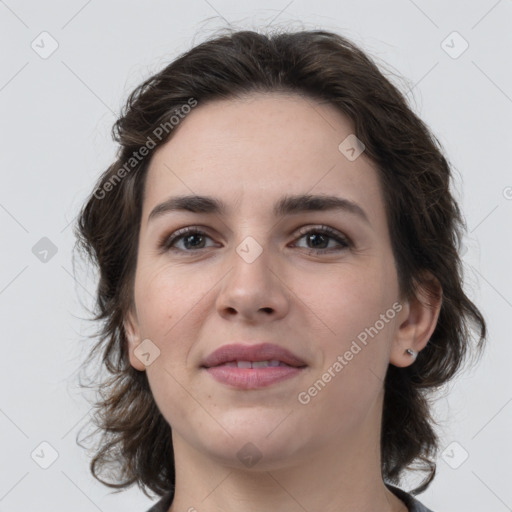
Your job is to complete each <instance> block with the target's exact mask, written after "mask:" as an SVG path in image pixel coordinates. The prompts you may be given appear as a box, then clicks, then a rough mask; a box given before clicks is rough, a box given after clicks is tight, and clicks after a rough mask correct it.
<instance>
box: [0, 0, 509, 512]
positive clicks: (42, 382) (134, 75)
mask: <svg viewBox="0 0 512 512" xmlns="http://www.w3.org/2000/svg"><path fill="white" fill-rule="evenodd" d="M511 20H512V1H510V0H500V1H495V0H479V1H472V2H468V1H465V2H462V1H451V2H446V1H439V0H437V1H431V2H427V1H424V0H415V1H413V0H392V1H389V2H377V1H370V0H362V1H361V0H357V1H356V0H354V1H346V0H345V1H339V0H316V1H315V2H306V1H305V0H294V1H289V0H283V1H276V0H274V1H269V0H259V1H258V2H256V1H250V2H245V3H244V4H241V3H240V2H235V1H228V0H208V1H206V0H189V1H186V2H185V1H178V2H171V1H166V2H164V1H155V2H145V3H143V2H135V1H126V0H123V1H113V0H109V1H100V0H90V1H84V0H73V1H67V2H64V1H60V2H59V1H55V0H53V1H47V2H44V3H43V2H35V1H31V2H30V1H26V2H21V1H16V0H6V1H5V2H4V1H0V40H1V44H2V47H3V51H2V65H1V67H0V116H1V120H2V121H1V140H2V151H1V156H0V158H1V187H0V226H1V234H2V251H1V260H0V308H1V309H0V311H1V315H2V316H1V318H2V325H3V326H4V329H5V330H4V331H3V339H2V348H3V351H2V352H3V357H2V372H1V386H0V393H1V395H0V429H1V430H0V432H1V436H0V450H1V452H0V453H1V455H0V460H1V462H0V511H3V512H7V511H15V512H18V511H21V510H29V509H34V508H36V507H37V509H38V510H40V511H41V512H43V511H56V510H58V511H60V510H62V511H64V510H73V511H74V512H93V511H95V510H101V511H104V512H107V511H117V510H119V511H121V510H133V511H143V510H146V508H148V507H149V505H150V503H151V501H150V500H148V499H147V498H146V497H145V496H144V495H143V494H142V492H141V491H140V490H138V489H137V488H132V489H130V490H129V491H126V492H124V493H121V494H113V493H112V492H111V490H110V489H109V488H107V487H104V486H102V485H101V484H100V483H98V482H97V481H96V480H94V479H93V478H92V476H91V475H90V474H89V471H88V462H89V459H88V457H87V455H86V454H85V453H84V450H82V449H81V448H79V447H78V446H77V445H76V443H75V436H76V434H77V432H78V430H79V429H80V428H81V427H83V426H84V424H86V423H87V420H88V419H89V413H90V406H89V404H88V402H87V400H86V398H87V397H88V396H89V395H87V393H86V392H85V391H84V390H82V389H80V388H79V387H78V385H77V376H76V372H77V369H78V368H79V366H80V363H81V361H82V360H83V357H85V355H86V353H87V349H88V347H89V346H90V343H91V342H90V341H88V340H87V338H85V336H86V334H87V333H90V332H91V325H90V324H89V323H88V322H86V321H84V320H82V318H84V317H86V316H87V312H86V310H85V309H84V305H90V304H91V303H92V293H93V291H94V274H91V272H87V271H85V270H84V271H83V272H82V271H78V269H76V271H74V269H73V263H72V247H73V242H74V239H73V234H72V229H71V223H72V222H73V221H74V218H75V216H76V213H77V211H78V208H79V206H80V205H81V203H82V201H83V200H84V198H85V197H86V195H87V193H88V192H89V191H90V190H91V189H92V186H93V183H94V181H95V179H96V177H97V176H98V175H99V173H100V172H101V171H103V170H104V169H105V168H106V167H107V165H108V164H109V163H110V162H111V161H112V160H113V158H114V154H115V149H116V148H115V145H114V143H113V142H112V140H111V138H110V128H111V126H112V124H113V122H114V121H115V119H116V115H117V114H118V113H119V109H120V107H121V105H122V104H123V102H124V101H125V99H126V97H127V95H128V94H129V92H130V91H131V90H132V89H133V88H134V87H135V86H136V85H138V84H139V83H140V82H141V81H142V80H143V79H145V78H146V77H148V76H149V75H150V74H152V73H154V72H156V71H158V70H160V69H161V68H162V67H163V66H164V65H165V64H166V63H168V62H169V61H170V60H172V59H173V58H174V57H176V56H177V55H178V54H180V53H181V52H183V51H185V50H187V49H189V48H190V47H191V46H192V45H194V44H197V43H198V42H200V41H202V40H203V39H205V38H206V37H208V36H209V35H210V34H211V33H213V32H214V31H215V30H216V29H217V28H219V27H221V26H225V25H226V24H227V22H230V23H233V24H235V26H236V27H237V28H252V29H255V28H259V27H263V26H265V25H270V24H271V25H273V26H286V27H289V28H290V29H301V28H308V29H311V28H324V29H327V30H333V31H336V32H339V33H341V34H343V35H345V36H347V37H349V38H351V39H353V40H354V42H356V43H358V44H359V45H360V46H361V47H362V48H363V49H365V50H367V51H368V52H369V53H370V54H371V55H373V56H374V57H375V58H377V59H381V60H382V61H383V62H384V63H386V65H388V69H394V72H395V73H397V74H398V75H401V76H403V77H405V80H401V81H395V83H397V85H398V86H399V87H400V88H401V90H402V91H406V92H407V94H408V97H409V98H410V100H411V102H412V105H413V108H414V109H415V111H416V112H417V113H418V114H419V115H420V116H421V117H422V118H423V119H424V120H425V121H426V122H427V124H428V125H429V126H430V127H431V128H432V129H433V131H434V133H435V134H436V135H437V136H438V138H439V140H440V141H441V143H442V144H443V145H444V147H445V149H446V152H447V155H448V157H449V159H450V161H451V162H452V164H453V166H454V168H455V171H456V184H455V185H456V190H455V193H456V195H457V197H458V198H459V199H460V201H461V205H462V207H463V210H464V212H465V216H466V220H467V225H468V236H467V237H466V240H465V247H464V262H465V263H464V265H465V273H466V276H465V277H466V289H467V292H468V294H469V295H470V297H471V298H472V299H473V300H474V301H475V302H476V303H477V305H479V306H480V307H481V310H482V311H483V313H484V315H485V316H486V319H487V321H488V324H489V327H490V332H489V343H488V349H487V352H486V354H485V357H484V358H483V359H482V361H481V363H480V365H479V366H477V367H476V369H474V370H472V371H467V372H465V373H463V374H461V375H460V376H459V377H458V379H457V380H456V381H455V382H454V383H453V384H451V385H450V386H449V387H448V388H447V389H446V390H445V391H444V392H443V393H442V395H441V397H440V398H439V401H438V402H437V404H436V415H437V416H436V417H437V419H438V421H439V424H440V430H441V432H440V433H441V435H442V450H441V452H442V455H441V456H440V457H439V460H438V461H437V462H438V474H437V476H436V479H435V480H434V483H433V484H432V485H431V486H430V488H429V489H428V490H427V491H426V492H425V493H423V494H422V495H420V496H419V499H420V500H421V501H422V502H423V503H424V504H425V505H427V506H428V507H430V508H432V509H433V510H434V511H435V512H448V511H449V512H459V511H460V512H462V511H465V512H468V511H469V512H476V511H482V510H485V511H486V512H502V511H506V510H512V488H511V486H510V477H511V471H510V459H511V456H512V449H511V442H510V434H511V430H512V429H511V426H512V404H511V401H512V386H511V379H510V361H511V360H512V343H511V340H510V328H509V323H508V321H509V319H510V318H511V316H512V273H511V272H510V266H509V265H510V261H511V260H512V241H511V236H510V235H511V224H512V222H511V218H512V175H511V172H510V160H509V154H508V153H507V149H508V148H510V143H511V128H510V123H511V119H512V99H511V97H512V73H511V66H510V64H511V59H510V54H511V48H512V45H511V43H512V35H511V34H512V30H511ZM44 31H46V32H47V33H48V34H49V35H40V34H41V33H42V32H44ZM454 31H456V32H458V33H459V34H460V37H459V36H457V35H456V34H455V35H454V34H453V32H454ZM53 41H56V43H55V42H53ZM443 41H445V42H444V43H443ZM464 41H466V42H467V44H468V45H469V46H468V48H467V49H466V50H465V51H464V52H463V53H461V54H460V55H458V54H459V53H460V51H461V50H463V49H464V47H465V44H466V43H465V42H464ZM52 44H54V45H55V44H58V48H57V49H56V50H55V51H54V52H53V53H52V54H51V55H48V54H47V53H49V52H50V51H51V50H52ZM45 52H46V53H45ZM43 57H45V58H43ZM507 145H508V148H507ZM43 237H47V238H48V239H49V240H50V241H51V244H50V243H49V242H48V240H43V241H41V239H42V238H43ZM38 244H39V245H38ZM53 246H55V247H54V249H53V250H54V251H55V249H56V250H57V252H56V253H55V254H52V247H53ZM34 247H35V248H34ZM44 250H49V252H48V253H45V252H44ZM42 260H43V261H42ZM43 442H46V443H49V445H51V448H50V447H48V446H47V445H42V446H41V443H43ZM52 450H55V452H56V455H57V458H56V460H55V461H53V463H51V462H52V458H51V456H52V453H53V452H52ZM465 457H467V459H465ZM464 459H465V460H464ZM36 461H37V462H36ZM50 463H51V465H49V467H48V468H47V469H43V468H42V467H41V464H42V465H45V464H50ZM416 483H418V479H417V478H414V477H411V478H410V479H409V485H410V486H413V485H414V484H416ZM404 487H406V489H409V488H410V487H407V486H404Z"/></svg>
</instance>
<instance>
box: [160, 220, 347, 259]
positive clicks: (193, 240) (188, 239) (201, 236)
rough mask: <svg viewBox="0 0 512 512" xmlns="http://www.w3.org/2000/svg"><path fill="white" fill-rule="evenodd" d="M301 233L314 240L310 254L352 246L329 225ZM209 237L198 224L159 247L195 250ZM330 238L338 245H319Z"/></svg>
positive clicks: (163, 240) (179, 232) (171, 249)
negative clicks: (180, 245)
mask: <svg viewBox="0 0 512 512" xmlns="http://www.w3.org/2000/svg"><path fill="white" fill-rule="evenodd" d="M299 234H300V235H301V236H300V237H299V240H300V239H302V238H306V237H310V238H306V240H308V241H312V243H313V244H314V245H315V247H313V248H310V249H309V251H308V252H309V253H310V254H325V253H328V252H333V251H343V250H346V249H348V248H349V247H351V246H352V243H351V241H350V240H349V239H348V238H347V237H345V236H343V235H342V234H341V233H339V232H337V231H335V230H334V229H332V228H330V227H328V226H317V227H314V228H302V229H301V230H300V231H299ZM319 235H320V236H319ZM313 237H314V238H313ZM207 238H209V239H210V240H211V237H209V236H208V235H207V234H206V233H205V232H204V231H202V230H201V229H200V228H199V227H198V226H189V227H186V228H183V229H179V230H178V231H175V232H174V233H172V234H171V235H169V236H167V235H164V236H163V237H162V239H161V240H160V241H159V243H158V249H159V250H160V251H161V252H166V251H182V252H195V251H199V250H201V249H206V248H207V246H205V245H204V241H205V239H207ZM329 239H330V240H332V241H335V242H337V244H338V247H334V248H333V247H331V248H328V247H325V248H323V247H319V246H321V245H324V244H325V243H326V242H327V245H329ZM180 243H182V244H183V245H182V247H178V245H179V244H180ZM210 247H211V246H210Z"/></svg>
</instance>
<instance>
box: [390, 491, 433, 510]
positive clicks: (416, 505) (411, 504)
mask: <svg viewBox="0 0 512 512" xmlns="http://www.w3.org/2000/svg"><path fill="white" fill-rule="evenodd" d="M386 487H387V488H388V489H389V490H390V491H391V492H392V493H393V494H394V495H395V496H398V497H399V498H400V499H401V500H402V501H403V502H404V503H405V504H406V506H407V508H408V509H409V512H433V511H432V510H430V509H429V508H427V507H425V505H423V503H421V502H420V501H418V500H417V499H416V498H415V497H414V496H413V495H412V494H409V493H408V492H405V491H404V490H402V489H400V488H398V487H395V486H394V485H391V484H386Z"/></svg>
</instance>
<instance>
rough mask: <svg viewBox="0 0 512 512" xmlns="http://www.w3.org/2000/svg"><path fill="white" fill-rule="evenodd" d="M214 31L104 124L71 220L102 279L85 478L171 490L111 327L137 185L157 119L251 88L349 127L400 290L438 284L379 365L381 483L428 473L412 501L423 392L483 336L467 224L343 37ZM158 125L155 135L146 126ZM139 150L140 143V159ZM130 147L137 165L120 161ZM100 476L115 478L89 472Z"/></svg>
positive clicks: (160, 443) (125, 275)
mask: <svg viewBox="0 0 512 512" xmlns="http://www.w3.org/2000/svg"><path fill="white" fill-rule="evenodd" d="M226 30H227V32H228V33H226V34H221V35H217V36H216V37H214V38H211V39H210V40H207V41H205V42H203V43H201V44H199V45H198V46H196V47H194V48H192V49H191V50H190V51H188V52H186V53H184V54H182V55H181V56H179V58H177V59H176V60H174V61H173V62H171V63H170V64H169V65H168V66H167V67H165V68H164V69H163V70H162V71H160V72H159V73H157V74H155V75H154V76H152V77H150V78H149V79H148V80H146V81H145V82H144V83H142V84H141V85H139V86H138V87H137V88H136V89H135V90H134V91H133V92H132V93H131V95H130V96H129V98H128V100H127V103H126V105H125V107H124V109H123V112H122V114H121V116H120V118H119V119H118V120H117V121H116V123H115V125H114V127H113V129H112V135H113V138H114V140H115V141H116V142H118V143H119V145H120V147H119V151H118V155H117V159H116V161H115V162H113V163H112V165H111V166H110V167H109V168H108V169H107V170H106V171H105V172H104V173H103V174H102V175H101V177H100V178H99V180H98V182H97V184H96V187H95V189H94V192H93V193H91V195H90V197H89V198H88V200H87V202H86V204H85V205H84V206H83V208H82V210H81V212H80V215H79V218H78V221H77V225H76V228H75V233H76V236H77V247H78V248H79V249H81V250H82V251H83V252H85V254H86V255H87V256H89V257H90V259H91V260H92V262H93V263H94V264H96V265H97V266H98V268H99V273H100V275H99V285H98V289H97V297H96V299H97V301H96V307H97V309H96V311H95V316H94V318H93V321H101V326H102V327H101V329H100V332H99V333H98V336H99V341H98V342H97V343H96V344H95V346H94V347H93V349H92V350H91V352H90V354H89V357H88V359H87V362H86V364H88V363H90V362H92V357H93V355H94V354H95V353H96V352H97V351H99V350H100V349H102V351H103V352H102V360H101V367H102V368H103V367H105V368H106V369H107V370H108V372H109V373H110V376H109V378H108V379H105V380H104V381H102V382H101V384H100V385H99V386H98V389H99V391H100V394H101V397H102V400H100V401H98V402H96V403H95V408H96V416H95V417H94V420H95V423H96V425H97V427H98V429H97V430H100V431H101V432H102V437H101V441H100V443H99V445H98V447H97V452H96V454H95V456H94V458H93V459H92V461H91V465H90V468H91V472H92V474H93V476H94V477H95V478H96V479H98V480H99V481H101V482H103V483H104V484H105V485H108V486H109V487H112V488H117V489H122V488H125V487H129V486H131V485H133V484H134V483H136V484H137V485H139V487H140V488H141V489H142V490H143V492H144V493H145V494H146V495H148V494H147V492H146V489H145V488H149V489H151V490H152V491H153V492H155V493H156V494H157V495H164V494H165V493H167V492H169V491H172V490H174V483H175V480H174V479H175V468H174V460H173V448H172V438H171V428H170V426H169V424H168V423H167V422H166V420H165V419H164V418H163V416H162V414H161V413H160V411H159V409H158V408H157V406H156V403H155V401H154V399H153V396H152V394H151V391H150V388H149V385H148V380H147V376H146V372H140V371H137V370H135V369H134V368H133V367H132V366H131V365H130V362H129V359H128V353H127V339H126V335H125V332H124V329H123V319H124V318H125V315H126V313H127V311H129V309H130V308H131V307H132V306H133V284H134V275H135V268H136V262H137V245H138V233H139V226H140V220H141V211H142V200H143V194H144V180H145V175H146V170H147V168H148V163H149V161H150V158H151V151H152V149H153V146H154V147H158V146H160V145H161V144H163V143H165V142H166V141H167V140H168V139H169V138H170V137H171V136H172V129H171V128H172V126H171V128H169V124H170V122H169V120H170V119H171V117H173V116H174V117H175V118H176V119H178V117H179V118H181V117H183V112H186V111H187V110H186V109H185V107H184V106H185V105H187V104H188V105H192V104H193V102H194V101H197V102H198V104H199V105H201V104H204V103H205V102H207V101H213V100H218V99H230V98H236V97H240V96H242V95H246V94H248V93H251V92H256V91H258V92H270V91H284V92H292V93H296V94H300V95H303V96H305V97H309V98H312V99H318V100H322V101H327V102H329V103H330V104H332V105H333V106H334V107H335V108H338V109H339V111H340V112H342V113H343V114H345V115H346V116H347V117H348V118H349V119H350V120H351V121H352V122H353V127H354V133H355V135H356V136H357V137H358V138H359V139H360V140H361V141H362V142H363V143H364V145H365V154H366V156H367V157H368V158H370V159H371V160H372V161H373V162H374V164H375V166H376V168H377V169H378V172H379V178H380V180H381V186H382V189H383V191H384V197H385V205H386V214H387V220H388V225H389V228H390V235H391V243H392V249H393V254H394V258H395V264H396V267H397V272H398V279H399V286H400V290H401V292H402V296H404V297H407V298H410V297H412V296H413V294H417V292H418V288H417V287H416V286H417V284H418V283H421V282H422V279H423V277H424V271H429V272H431V274H433V275H434V276H435V277H436V278H437V279H438V281H439V283H440V284H441V286H442V292H443V296H442V306H441V311H440V315H439V319H438V322H437V325H436V328H435V331H434V333H433V335H432V336H431V338H430V341H429V343H428V344H427V346H426V347H425V349H424V350H422V351H421V352H420V353H419V355H418V356H417V359H416V361H415V362H414V364H412V365H410V366H408V367H404V368H398V367H396V366H393V365H389V367H388V372H387V374H386V379H385V383H384V386H385V397H384V408H383V418H382V434H381V463H382V464H381V465H382V468H381V469H382V476H383V479H384V480H385V481H386V482H389V483H391V484H393V483H399V482H400V478H401V476H402V473H403V472H404V470H406V469H421V470H426V471H427V472H428V474H427V477H426V478H425V480H424V481H423V482H422V485H421V486H419V487H417V488H416V489H414V490H413V491H411V492H412V493H413V494H418V493H420V492H422V491H423V490H425V489H426V488H427V487H428V485H429V484H430V482H431V481H432V479H433V477H434V475H435V469H436V465H435V463H434V462H433V460H432V459H433V458H434V457H435V456H436V453H437V450H438V448H439V446H438V444H439V439H438V436H437V434H436V432H435V429H434V425H435V424H436V422H435V420H434V419H433V418H432V416H431V408H430V403H429V398H430V394H431V393H432V392H433V391H436V390H437V388H439V387H440V386H441V385H443V384H445V383H446V382H447V381H448V380H450V379H451V378H452V377H453V376H454V375H455V374H456V373H457V372H458V371H459V370H460V369H461V368H462V365H463V362H465V359H466V356H467V355H468V353H469V349H470V346H471V345H470V340H471V335H472V331H473V329H476V330H477V331H479V341H478V344H477V345H476V346H477V348H478V354H479V355H481V353H482V349H483V345H484V341H485V338H486V324H485V320H484V318H483V316H482V314H481V313H480V311H479V310H478V309H477V307H476V306H475V305H474V304H473V303H472V302H471V300H470V299H469V298H468V297H467V295H466V294H465V293H464V291H463V275H462V263H461V260H460V257H459V249H460V246H461V242H462V236H463V228H464V229H465V228H466V225H465V221H464V219H463V217H462V215H461V212H460V210H459V207H458V205H457V202H456V200H455V199H454V197H453V196H452V194H451V192H450V180H451V170H450V165H449V164H448V162H447V160H446V158H445V156H443V153H442V148H441V145H440V143H439V141H438V140H437V139H436V137H435V136H434V135H433V134H432V133H431V132H430V131H429V129H428V127H427V126H426V125H425V124H424V123H423V122H422V121H421V120H420V119H419V118H418V117H417V116H416V115H415V114H414V113H413V112H412V110H411V109H410V108H409V106H408V105H407V102H406V100H405V97H404V95H403V94H402V93H400V92H399V90H398V89H397V88H396V86H394V85H393V84H392V83H391V82H390V81H389V80H388V79H387V78H386V77H385V76H384V75H383V74H382V72H381V71H379V69H378V68H377V66H376V64H375V63H374V61H373V60H371V59H370V58H369V57H368V56H367V55H366V54H365V53H364V52H363V51H362V50H361V49H359V48H358V47H357V46H356V45H354V44H353V43H351V42H350V41H349V40H347V39H346V38H344V37H342V36H340V35H337V34H334V33H330V32H326V31H321V30H316V31H299V32H294V33H290V32H288V33H274V34H261V33H257V32H254V31H232V30H228V29H226ZM189 110H190V108H189ZM165 123H167V127H168V129H167V130H166V134H165V136H163V137H162V136H161V135H162V134H163V132H162V130H161V129H160V131H157V128H158V127H161V126H165ZM171 124H172V123H171ZM161 132H162V133H161ZM157 133H158V134H160V138H159V137H157V136H156V134H157ZM155 139H157V140H155ZM150 140H151V144H150V143H149V141H150ZM143 146H146V147H150V148H151V149H150V151H149V153H148V154H147V155H146V156H145V157H140V153H141V148H142V147H143ZM135 153H137V155H138V156H137V159H136V160H131V159H133V158H134V154H135ZM127 162H130V166H129V167H130V168H127ZM121 169H124V171H123V172H122V171H121ZM79 444H80V443H79ZM415 462H416V463H418V464H419V467H418V468H414V467H413V463H415ZM108 468H110V469H112V470H113V472H114V473H113V474H112V475H113V479H114V481H111V482H109V481H106V480H103V479H102V478H100V476H99V473H104V472H106V470H107V469H108ZM98 470H99V473H98ZM148 496H149V495H148Z"/></svg>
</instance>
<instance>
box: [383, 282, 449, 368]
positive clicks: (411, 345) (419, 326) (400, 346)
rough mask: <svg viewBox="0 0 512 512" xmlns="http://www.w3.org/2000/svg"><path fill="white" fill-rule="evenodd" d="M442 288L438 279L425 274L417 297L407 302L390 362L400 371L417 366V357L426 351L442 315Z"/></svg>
mask: <svg viewBox="0 0 512 512" xmlns="http://www.w3.org/2000/svg"><path fill="white" fill-rule="evenodd" d="M442 298H443V289H442V287H441V284H440V283H439V280H438V279H437V278H436V277H435V276H434V275H433V274H432V273H431V272H424V273H423V275H422V277H421V280H420V281H417V284H416V294H415V296H414V297H412V299H411V300H408V301H406V303H405V304H404V308H403V310H402V311H401V314H400V315H399V322H401V323H400V325H399V327H398V332H397V334H396V339H395V340H394V342H393V346H392V350H391V355H390V363H391V364H393V365H394V366H398V367H400V368H402V367H405V366H409V365H410V364H412V363H414V361H415V359H416V357H415V356H411V355H410V353H408V352H407V349H411V350H413V351H414V352H415V353H416V355H417V354H418V353H419V352H420V351H421V350H423V349H424V348H425V346H426V345H427V343H428V341H429V339H430V337H431V336H432V334H433V332H434V330H435V328H436V325H437V321H438V319H439V314H440V312H441V306H442Z"/></svg>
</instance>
